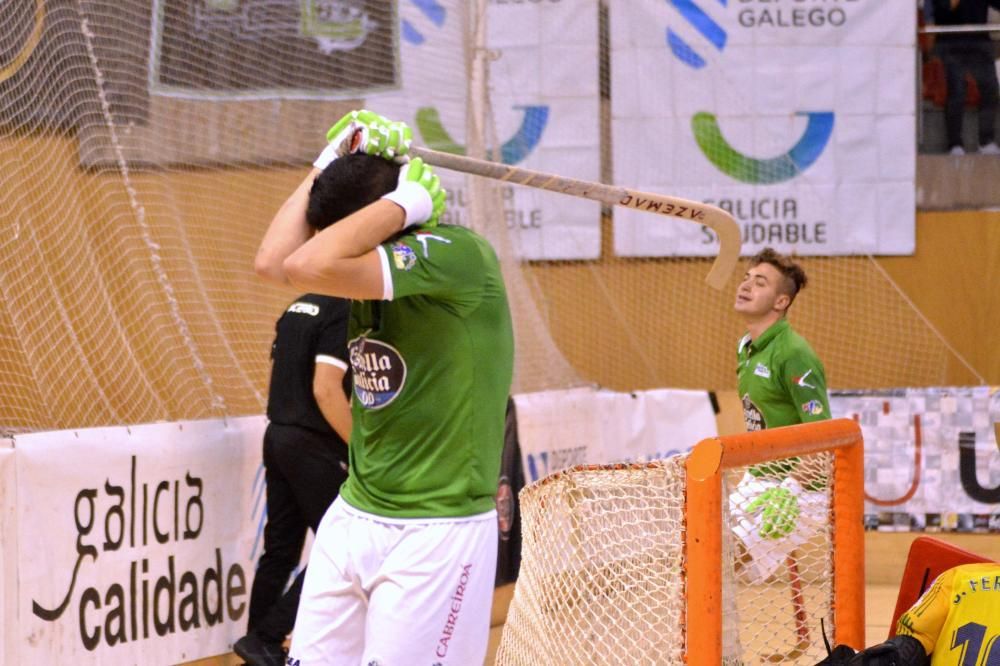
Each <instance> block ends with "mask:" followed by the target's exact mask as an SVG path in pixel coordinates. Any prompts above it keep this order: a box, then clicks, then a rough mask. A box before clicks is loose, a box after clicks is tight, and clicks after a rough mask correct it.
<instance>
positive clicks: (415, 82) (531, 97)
mask: <svg viewBox="0 0 1000 666" xmlns="http://www.w3.org/2000/svg"><path fill="white" fill-rule="evenodd" d="M468 11H469V7H468V3H464V2H460V1H459V0H437V1H435V2H411V1H404V2H400V5H399V13H400V20H401V29H400V33H401V40H400V53H401V58H400V59H401V64H402V85H401V87H400V89H399V90H398V91H396V92H386V93H379V94H373V95H369V96H368V97H367V98H366V104H368V105H369V106H370V108H372V109H376V110H378V111H379V113H382V114H383V115H386V116H389V117H392V118H393V119H397V120H405V121H406V122H407V123H408V124H409V125H410V126H411V127H413V128H414V143H416V144H418V145H422V146H425V147H427V148H432V149H435V150H440V151H444V152H451V153H456V154H462V155H464V154H467V153H468V152H469V146H468V145H467V137H466V136H465V127H466V123H467V122H469V120H470V114H472V115H473V116H475V114H476V113H477V109H480V111H479V112H478V113H479V116H478V118H474V120H473V122H481V123H486V122H492V123H494V124H495V125H496V133H497V136H496V139H495V141H492V142H488V143H487V145H486V146H485V148H486V153H487V154H486V157H487V158H488V159H491V160H494V161H500V162H503V163H505V164H510V165H513V166H517V167H523V168H528V169H534V170H538V171H546V172H552V173H557V174H559V175H562V176H570V177H573V178H579V179H583V180H599V178H600V123H599V118H600V107H599V102H600V100H599V84H598V67H599V58H598V43H599V35H598V2H597V0H559V1H557V2H551V1H549V2H531V3H527V2H526V3H511V2H491V3H489V5H488V7H487V12H486V26H487V30H486V34H485V37H484V41H485V44H486V47H487V50H486V51H485V52H482V53H480V56H481V57H482V58H485V61H484V62H485V67H486V68H488V74H485V72H486V69H484V70H483V72H481V73H480V74H476V73H475V67H474V65H473V64H472V63H471V62H469V59H470V56H469V54H470V53H472V52H473V49H472V48H470V47H471V45H470V44H469V43H468V42H467V40H469V39H474V36H473V35H472V34H471V30H472V29H471V28H469V27H468V25H467V24H466V21H467V20H468ZM484 76H486V77H488V78H487V79H486V80H484V78H483V77H484ZM477 85H478V86H480V89H479V92H476V91H473V92H472V94H471V95H472V96H470V90H469V88H470V87H475V86H477ZM487 89H488V91H489V95H490V102H491V107H490V110H489V111H490V112H489V115H488V116H487V114H486V111H485V108H483V107H481V105H480V103H479V102H476V101H470V100H473V99H474V98H475V97H478V96H479V95H480V94H482V92H485V91H486V90H487ZM441 176H442V181H443V183H444V186H445V188H446V189H447V190H448V194H449V200H448V209H447V211H446V212H445V217H444V218H443V220H442V221H443V222H445V223H449V224H462V225H465V226H470V222H469V215H470V211H469V199H470V193H469V189H468V183H467V179H466V177H465V176H463V175H462V174H456V173H449V172H442V173H441ZM502 202H503V209H504V210H503V211H502V212H500V211H497V214H502V215H503V216H504V220H505V222H506V224H507V227H508V228H509V229H512V230H516V233H515V234H514V245H515V247H514V249H515V251H516V252H517V253H518V255H519V256H521V257H523V258H526V259H592V258H595V257H597V256H599V254H600V245H601V244H600V204H598V203H596V202H593V201H587V200H583V199H577V198H573V197H568V196H566V195H562V194H554V193H550V192H542V191H539V190H534V189H529V188H525V187H519V186H516V185H509V184H505V185H504V186H503V189H502Z"/></svg>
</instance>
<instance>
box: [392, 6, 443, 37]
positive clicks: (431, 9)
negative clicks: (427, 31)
mask: <svg viewBox="0 0 1000 666" xmlns="http://www.w3.org/2000/svg"><path fill="white" fill-rule="evenodd" d="M410 1H411V2H412V3H413V5H414V6H415V7H416V8H417V9H419V10H420V13H421V14H423V15H424V16H425V17H426V18H427V20H429V21H430V22H431V23H433V24H434V25H435V26H437V27H438V28H440V27H441V26H443V25H444V21H445V18H446V17H447V12H446V10H445V8H444V7H442V6H441V4H440V3H439V2H438V1H437V0H410ZM401 32H402V35H403V39H405V40H406V41H408V42H409V43H411V44H415V45H418V46H419V45H420V44H423V43H424V42H425V41H426V39H427V38H426V37H424V33H423V32H421V31H420V28H418V27H417V26H415V25H414V24H413V23H412V22H410V21H409V20H407V19H403V20H402V30H401Z"/></svg>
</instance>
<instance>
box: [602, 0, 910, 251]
mask: <svg viewBox="0 0 1000 666" xmlns="http://www.w3.org/2000/svg"><path fill="white" fill-rule="evenodd" d="M916 14H917V10H916V7H915V6H914V3H912V2H900V1H898V0H893V1H888V0H837V1H833V0H782V1H781V2H776V1H774V0H683V1H682V0H630V1H629V2H617V3H610V28H611V30H610V33H611V109H612V143H613V148H612V150H613V159H614V165H613V171H614V177H615V181H616V182H617V183H618V184H621V185H624V186H626V187H631V188H634V189H638V190H644V191H650V192H660V193H663V194H669V195H674V196H679V197H683V198H687V199H694V200H697V201H705V202H708V203H712V204H714V205H716V206H719V207H721V208H723V209H725V210H728V211H729V212H730V213H732V215H733V217H734V218H735V219H736V221H737V222H738V223H739V225H740V229H741V231H742V235H743V251H744V253H746V254H753V253H754V252H756V251H757V250H759V249H761V248H762V247H765V246H772V247H775V248H777V249H779V250H782V251H784V252H795V253H797V254H799V255H845V254H847V255H849V254H911V253H912V252H913V250H914V245H915V236H914V224H915V207H916V204H915V201H916V200H915V190H914V179H915V174H916V149H915V146H914V141H913V137H914V133H915V109H916V101H915V100H916V90H915V80H916V77H915V74H914V72H915V69H914V68H915V62H916V50H915V41H916V25H915V21H916ZM614 233H615V252H616V253H617V254H619V255H627V256H705V255H714V254H715V253H716V252H717V251H718V242H717V240H716V239H715V237H714V234H712V232H710V231H709V230H708V229H707V228H704V227H702V228H699V226H697V225H693V224H691V223H690V222H683V221H677V222H672V221H671V220H669V219H666V218H663V217H662V216H654V215H649V214H646V213H640V212H634V211H618V210H616V211H615V223H614Z"/></svg>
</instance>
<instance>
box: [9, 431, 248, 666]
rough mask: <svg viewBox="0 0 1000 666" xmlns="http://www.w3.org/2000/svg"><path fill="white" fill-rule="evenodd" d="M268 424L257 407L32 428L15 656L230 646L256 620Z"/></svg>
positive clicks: (86, 656)
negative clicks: (250, 611)
mask: <svg viewBox="0 0 1000 666" xmlns="http://www.w3.org/2000/svg"><path fill="white" fill-rule="evenodd" d="M264 426H265V419H264V418H263V417H262V416H257V417H245V418H237V419H227V420H224V421H223V420H207V421H195V422H181V423H160V424H150V425H140V426H131V427H124V426H121V427H108V428H93V429H86V430H78V431H58V432H42V433H32V434H28V435H18V436H17V437H16V438H15V453H16V455H15V465H16V478H17V497H16V504H15V506H16V510H15V512H14V514H15V516H14V520H15V521H16V525H17V539H16V542H15V543H16V549H15V550H16V558H17V581H18V584H17V586H16V588H14V590H16V606H14V607H13V608H12V607H11V605H9V604H8V603H7V601H8V600H7V599H2V600H0V601H3V602H4V603H3V604H0V609H6V617H4V618H3V619H4V621H5V625H6V633H5V639H4V642H5V644H7V648H5V649H11V650H13V652H14V654H13V655H11V654H6V655H4V656H5V657H6V658H8V659H14V661H10V662H8V663H18V664H102V663H103V664H109V663H115V664H171V663H179V662H184V661H190V660H193V659H197V658H200V657H206V656H210V655H214V654H221V653H225V652H229V651H230V649H231V647H230V646H231V645H232V642H233V640H234V639H235V638H238V637H239V636H241V635H242V634H243V633H244V630H245V628H246V614H247V608H248V605H249V599H250V585H251V583H252V580H253V572H254V568H253V567H254V565H253V562H252V557H253V555H252V553H253V548H254V542H255V540H256V537H257V532H258V524H259V520H258V518H257V517H256V516H255V512H254V507H253V501H252V498H253V496H254V489H253V487H252V486H254V485H255V477H256V476H257V470H258V469H259V467H260V450H261V438H262V435H263V430H264ZM8 458H9V456H8ZM8 462H9V460H8ZM7 478H8V476H7V475H5V476H4V479H5V480H6V479H7ZM4 513H5V514H6V511H5V512H4ZM13 555H14V553H12V552H11V551H10V550H9V549H8V542H7V541H5V542H4V557H5V558H6V557H11V556H13ZM8 569H9V567H4V570H5V573H6V571H7V570H8ZM0 592H3V593H4V594H5V595H6V596H9V595H10V594H11V593H12V589H11V587H9V586H3V587H0ZM11 614H14V615H15V617H11V616H10V615H11ZM3 615H4V613H0V616H3Z"/></svg>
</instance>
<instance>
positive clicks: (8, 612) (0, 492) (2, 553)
mask: <svg viewBox="0 0 1000 666" xmlns="http://www.w3.org/2000/svg"><path fill="white" fill-rule="evenodd" d="M13 445H14V442H13V441H12V440H10V439H6V438H0V662H2V663H4V664H16V663H17V651H16V650H17V639H16V637H17V636H18V633H17V516H16V515H15V508H16V507H17V474H16V473H15V467H14V446H13Z"/></svg>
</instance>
